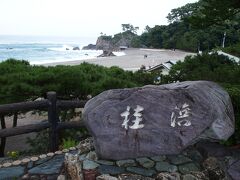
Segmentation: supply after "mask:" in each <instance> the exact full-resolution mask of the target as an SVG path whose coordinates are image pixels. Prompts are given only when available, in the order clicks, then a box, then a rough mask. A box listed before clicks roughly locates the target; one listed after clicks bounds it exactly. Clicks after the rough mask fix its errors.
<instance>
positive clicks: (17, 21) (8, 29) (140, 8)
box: [0, 0, 197, 37]
mask: <svg viewBox="0 0 240 180" xmlns="http://www.w3.org/2000/svg"><path fill="white" fill-rule="evenodd" d="M196 1H197V0H118V1H117V0H0V35H43V36H75V37H97V36H99V35H100V32H103V33H106V34H107V35H113V34H116V33H118V32H120V31H121V24H126V23H130V24H133V25H134V26H139V27H140V32H139V33H141V32H142V30H143V29H144V27H145V26H146V25H149V26H150V27H153V26H155V25H163V24H167V19H166V16H167V14H168V13H169V12H170V11H171V9H173V8H177V7H180V6H182V5H185V4H187V3H192V2H196Z"/></svg>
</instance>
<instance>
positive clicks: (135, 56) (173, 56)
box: [42, 48, 195, 71]
mask: <svg viewBox="0 0 240 180" xmlns="http://www.w3.org/2000/svg"><path fill="white" fill-rule="evenodd" d="M122 52H124V53H125V55H123V56H110V57H99V58H92V59H84V60H73V61H62V62H54V63H45V64H42V65H43V66H57V65H79V64H81V63H83V62H87V63H91V64H97V65H102V66H105V67H112V66H117V67H120V68H122V69H124V70H132V71H135V70H138V69H140V67H141V66H142V65H144V66H145V67H147V68H148V67H153V66H156V65H158V64H161V63H164V62H167V61H170V60H173V61H178V60H180V61H182V60H184V58H185V57H186V56H188V55H195V54H194V53H190V52H185V51H181V50H175V51H173V50H168V49H143V48H141V49H137V48H129V49H126V50H124V51H122ZM145 55H147V57H146V56H145Z"/></svg>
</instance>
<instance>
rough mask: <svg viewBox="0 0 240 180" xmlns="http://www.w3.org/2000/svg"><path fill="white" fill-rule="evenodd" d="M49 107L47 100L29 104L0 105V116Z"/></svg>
mask: <svg viewBox="0 0 240 180" xmlns="http://www.w3.org/2000/svg"><path fill="white" fill-rule="evenodd" d="M48 106H49V101H48V100H47V99H44V100H39V101H30V102H20V103H12V104H4V105H0V114H8V113H15V112H19V111H30V110H34V109H39V110H41V109H46V108H47V107H48Z"/></svg>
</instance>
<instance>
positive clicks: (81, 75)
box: [0, 59, 153, 104]
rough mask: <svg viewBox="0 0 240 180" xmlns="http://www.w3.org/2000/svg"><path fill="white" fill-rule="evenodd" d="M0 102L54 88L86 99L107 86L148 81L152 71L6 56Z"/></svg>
mask: <svg viewBox="0 0 240 180" xmlns="http://www.w3.org/2000/svg"><path fill="white" fill-rule="evenodd" d="M0 74H1V76H0V84H1V86H0V104H3V103H12V102H19V101H26V100H32V99H35V98H37V97H43V96H45V94H46V92H48V91H56V92H57V94H58V96H59V97H60V98H67V99H69V98H79V99H85V98H86V97H87V95H89V94H91V95H93V96H95V95H97V94H99V93H101V92H102V91H104V90H107V89H115V88H128V87H135V86H142V85H144V84H148V83H151V82H152V80H153V77H152V76H153V75H151V74H147V73H143V72H136V73H133V72H128V71H124V70H122V69H120V68H118V67H111V68H105V67H102V66H98V65H92V64H87V63H82V64H81V65H77V66H56V67H44V66H31V65H30V64H29V63H28V62H27V61H18V60H14V59H9V60H6V61H4V62H1V63H0Z"/></svg>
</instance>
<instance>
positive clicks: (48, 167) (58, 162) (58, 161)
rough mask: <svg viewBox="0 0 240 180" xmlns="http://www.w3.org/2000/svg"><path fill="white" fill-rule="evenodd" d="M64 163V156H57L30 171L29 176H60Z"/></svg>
mask: <svg viewBox="0 0 240 180" xmlns="http://www.w3.org/2000/svg"><path fill="white" fill-rule="evenodd" d="M63 162H64V155H57V156H54V157H53V158H52V159H51V160H49V161H47V162H45V163H43V164H40V165H38V166H36V167H34V168H32V169H30V170H29V171H28V172H29V174H41V175H49V174H58V173H59V172H60V170H61V167H62V165H63Z"/></svg>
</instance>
